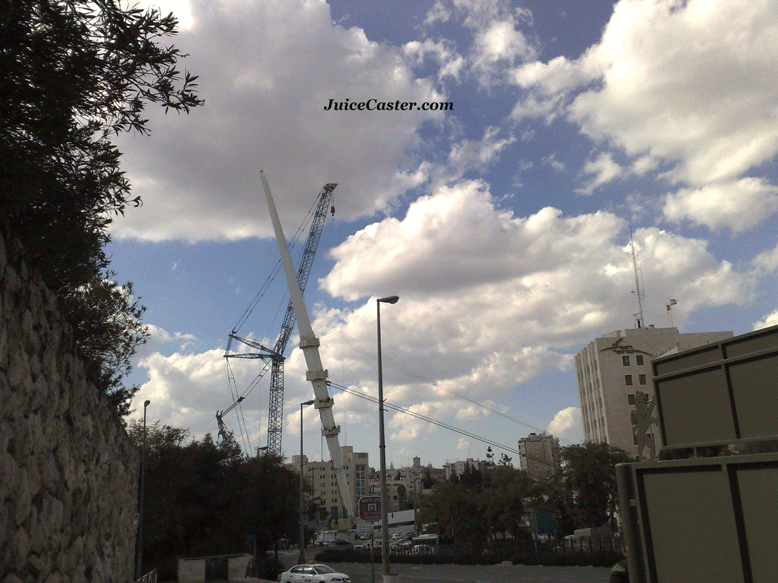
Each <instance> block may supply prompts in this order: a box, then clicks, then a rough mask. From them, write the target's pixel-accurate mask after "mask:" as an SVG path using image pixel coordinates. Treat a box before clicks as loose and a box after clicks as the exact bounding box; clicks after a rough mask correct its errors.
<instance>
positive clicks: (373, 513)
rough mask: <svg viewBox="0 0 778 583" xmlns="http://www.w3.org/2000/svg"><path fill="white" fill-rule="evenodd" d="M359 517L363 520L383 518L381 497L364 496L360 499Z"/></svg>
mask: <svg viewBox="0 0 778 583" xmlns="http://www.w3.org/2000/svg"><path fill="white" fill-rule="evenodd" d="M359 517H360V518H361V519H362V520H370V521H375V520H381V497H380V496H362V497H361V498H360V499H359Z"/></svg>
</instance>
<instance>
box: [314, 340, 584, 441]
mask: <svg viewBox="0 0 778 583" xmlns="http://www.w3.org/2000/svg"><path fill="white" fill-rule="evenodd" d="M334 330H335V325H332V326H330V327H328V328H325V332H327V331H334ZM337 332H338V333H339V334H340V339H341V342H342V343H344V344H348V345H349V346H351V348H353V349H354V351H356V352H358V353H361V354H363V355H365V356H372V355H373V352H372V348H370V349H368V348H365V347H364V346H363V345H362V344H360V343H359V341H358V340H356V339H355V338H353V337H351V336H349V335H348V334H346V333H345V332H344V331H343V328H342V327H340V328H339V329H338V330H337ZM386 361H390V362H391V363H393V364H394V365H395V366H396V367H398V368H400V369H402V370H404V371H405V372H406V373H408V374H409V375H410V376H412V377H414V378H416V379H419V380H421V381H424V382H427V383H429V384H430V385H432V386H433V387H436V388H438V389H441V390H442V391H444V392H445V393H448V394H449V395H452V396H454V397H457V398H458V399H462V400H463V401H467V402H468V403H471V404H473V405H475V406H477V407H480V408H481V409H484V410H485V411H489V412H491V413H494V414H495V415H499V416H500V417H503V418H505V419H507V420H509V421H511V422H513V423H517V424H519V425H523V426H524V427H528V428H529V429H532V430H533V431H537V432H539V433H542V432H543V431H544V430H543V429H540V428H539V427H535V426H534V425H530V424H529V423H526V422H524V421H522V420H521V419H516V418H515V417H512V416H511V415H508V414H507V413H504V412H503V411H499V410H498V409H495V408H494V407H489V406H488V405H485V404H483V403H480V402H478V401H476V400H474V399H471V398H470V397H468V396H466V395H463V394H461V393H459V392H457V391H454V390H453V389H449V388H447V387H446V386H444V385H442V384H441V383H440V382H439V381H436V380H433V379H431V378H429V377H427V376H425V375H423V374H421V373H419V372H416V371H414V370H413V369H411V368H409V367H407V366H405V365H404V364H401V363H399V362H398V361H396V360H395V359H393V358H391V357H390V356H386V355H384V362H386ZM558 439H560V440H561V441H564V442H565V443H568V444H571V443H572V442H571V441H570V440H569V439H566V438H564V437H558Z"/></svg>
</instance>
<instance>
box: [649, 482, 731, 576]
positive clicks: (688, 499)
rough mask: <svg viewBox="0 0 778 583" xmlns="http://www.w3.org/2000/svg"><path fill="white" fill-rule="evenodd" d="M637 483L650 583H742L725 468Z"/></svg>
mask: <svg viewBox="0 0 778 583" xmlns="http://www.w3.org/2000/svg"><path fill="white" fill-rule="evenodd" d="M639 480H640V482H641V484H639V487H640V485H642V488H643V490H644V492H645V497H644V499H643V500H642V502H643V504H642V505H641V506H642V512H643V516H644V520H645V523H646V525H647V530H648V532H647V533H646V534H647V540H650V541H651V551H650V552H649V553H648V559H649V564H648V567H649V569H648V570H649V573H650V574H651V580H652V581H657V582H665V581H667V582H670V581H684V582H685V583H693V582H699V583H709V582H711V581H727V582H728V583H741V582H743V581H744V579H743V568H742V564H741V561H740V553H739V551H738V545H737V529H736V526H735V518H734V512H733V509H732V498H731V496H730V492H729V481H728V480H727V476H726V474H724V472H723V471H722V469H721V467H703V468H673V470H672V471H656V472H652V471H646V472H641V473H640V474H639ZM733 542H734V543H735V544H733Z"/></svg>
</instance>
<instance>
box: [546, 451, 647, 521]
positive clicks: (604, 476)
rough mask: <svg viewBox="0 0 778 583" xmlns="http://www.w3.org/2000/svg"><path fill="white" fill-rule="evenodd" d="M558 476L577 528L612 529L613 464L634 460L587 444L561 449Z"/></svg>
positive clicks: (614, 503)
mask: <svg viewBox="0 0 778 583" xmlns="http://www.w3.org/2000/svg"><path fill="white" fill-rule="evenodd" d="M561 453H562V460H563V465H562V475H563V481H564V483H565V486H566V487H567V489H568V491H569V492H570V494H571V498H572V505H573V512H574V516H575V521H576V524H577V526H578V528H587V527H594V526H603V525H606V524H610V525H611V528H613V529H614V531H615V530H616V528H615V527H616V522H615V518H614V515H615V512H616V506H617V504H618V488H617V485H616V464H619V463H629V462H632V461H634V460H633V459H632V458H630V456H629V454H627V452H625V451H624V450H622V449H619V448H616V447H611V446H610V445H608V444H607V443H591V442H587V443H584V444H582V445H571V446H569V447H565V448H562V452H561Z"/></svg>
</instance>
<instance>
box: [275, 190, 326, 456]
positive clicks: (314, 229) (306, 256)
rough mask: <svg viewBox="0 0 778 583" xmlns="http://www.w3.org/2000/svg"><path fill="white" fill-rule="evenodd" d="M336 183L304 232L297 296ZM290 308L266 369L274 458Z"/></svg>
mask: <svg viewBox="0 0 778 583" xmlns="http://www.w3.org/2000/svg"><path fill="white" fill-rule="evenodd" d="M336 186H337V184H334V183H329V184H325V185H324V188H322V189H321V192H320V193H319V196H318V200H319V203H318V204H317V206H316V211H315V212H314V215H313V220H312V221H311V229H310V231H309V232H308V239H307V240H306V242H305V249H304V250H303V256H302V259H301V260H300V265H299V267H298V268H297V285H298V286H299V288H300V293H304V292H305V286H306V285H307V284H308V276H309V275H310V274H311V267H312V266H313V259H314V257H315V256H316V250H317V249H318V248H319V241H320V240H321V231H322V228H324V222H325V220H326V219H327V211H329V210H332V211H333V213H334V210H335V209H334V207H332V206H331V204H332V192H333V191H334V190H335V187H336ZM295 322H296V319H295V315H294V306H293V305H292V300H291V299H290V300H289V304H288V305H287V307H286V314H285V315H284V321H283V323H282V324H281V333H280V334H279V335H278V340H276V344H275V347H274V349H273V351H274V352H275V354H276V355H277V356H278V357H280V358H278V357H276V358H273V359H272V364H271V368H270V405H269V406H268V415H267V451H268V453H273V454H276V455H281V437H282V431H283V424H284V358H283V354H284V351H285V350H286V345H287V343H288V342H289V337H290V336H291V335H292V330H293V329H294V326H295Z"/></svg>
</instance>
